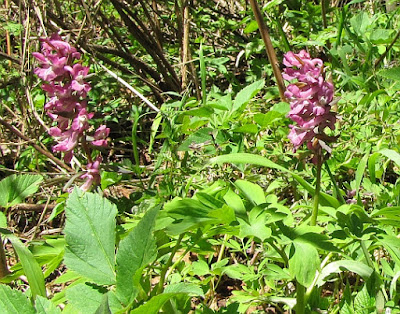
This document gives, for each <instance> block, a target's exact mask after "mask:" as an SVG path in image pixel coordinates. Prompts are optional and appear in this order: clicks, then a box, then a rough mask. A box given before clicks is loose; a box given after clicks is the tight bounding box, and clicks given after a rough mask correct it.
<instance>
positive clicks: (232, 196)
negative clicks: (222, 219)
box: [224, 189, 246, 215]
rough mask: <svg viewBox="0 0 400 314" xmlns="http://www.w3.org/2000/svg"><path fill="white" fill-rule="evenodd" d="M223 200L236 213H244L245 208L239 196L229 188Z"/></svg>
mask: <svg viewBox="0 0 400 314" xmlns="http://www.w3.org/2000/svg"><path fill="white" fill-rule="evenodd" d="M224 201H225V203H226V204H228V206H229V207H230V208H233V210H234V211H235V213H236V214H237V215H244V214H246V208H245V207H244V204H243V201H242V199H241V197H240V196H239V195H237V194H236V193H235V192H233V191H232V190H231V189H229V190H228V192H226V194H225V195H224Z"/></svg>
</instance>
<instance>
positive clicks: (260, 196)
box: [235, 180, 265, 205]
mask: <svg viewBox="0 0 400 314" xmlns="http://www.w3.org/2000/svg"><path fill="white" fill-rule="evenodd" d="M235 186H236V187H237V188H238V189H239V190H240V192H242V193H243V194H244V195H245V196H246V198H247V199H248V200H249V201H250V202H252V203H253V204H254V205H259V204H262V203H265V194H264V191H263V189H262V188H261V187H260V186H259V185H257V184H255V183H252V182H249V181H245V180H236V181H235Z"/></svg>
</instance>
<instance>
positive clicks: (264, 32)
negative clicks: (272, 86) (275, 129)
mask: <svg viewBox="0 0 400 314" xmlns="http://www.w3.org/2000/svg"><path fill="white" fill-rule="evenodd" d="M250 4H251V8H252V9H253V12H254V16H255V18H256V21H257V24H258V28H259V30H260V34H261V37H262V39H263V41H264V44H265V48H266V49H267V55H268V59H269V62H270V63H271V66H272V70H273V72H274V76H275V79H276V83H277V85H278V89H279V95H280V96H281V100H282V101H285V100H286V97H285V95H284V93H285V83H284V82H283V78H282V73H281V71H280V70H279V62H278V59H277V58H276V54H275V50H274V47H273V46H272V42H271V38H270V37H269V32H268V28H267V25H265V22H264V19H263V17H262V14H261V11H260V7H259V6H258V3H257V1H256V0H250Z"/></svg>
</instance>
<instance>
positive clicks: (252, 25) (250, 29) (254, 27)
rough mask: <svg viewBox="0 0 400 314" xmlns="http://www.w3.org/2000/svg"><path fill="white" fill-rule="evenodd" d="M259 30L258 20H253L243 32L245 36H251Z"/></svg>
mask: <svg viewBox="0 0 400 314" xmlns="http://www.w3.org/2000/svg"><path fill="white" fill-rule="evenodd" d="M257 29H258V24H257V21H256V20H252V21H250V23H249V24H247V25H246V27H245V29H244V30H243V32H244V33H245V34H249V33H252V32H254V31H256V30H257Z"/></svg>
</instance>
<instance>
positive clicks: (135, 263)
mask: <svg viewBox="0 0 400 314" xmlns="http://www.w3.org/2000/svg"><path fill="white" fill-rule="evenodd" d="M159 209H160V206H156V207H154V208H152V209H150V210H149V211H148V212H147V213H146V214H145V215H144V216H143V218H142V219H141V220H140V221H139V223H138V224H137V226H136V227H135V228H134V229H133V230H132V231H131V232H130V233H129V234H128V236H127V237H126V238H124V239H123V240H122V241H121V242H120V245H119V248H118V252H117V288H116V293H117V296H118V298H119V299H120V300H121V301H122V302H123V303H124V304H125V305H128V304H129V303H130V302H131V301H132V300H133V299H134V298H135V297H136V293H137V292H138V289H137V287H136V286H135V282H134V277H135V276H137V275H140V274H139V273H141V271H142V269H143V268H144V267H145V266H147V265H148V264H149V263H151V262H153V261H154V259H155V258H156V256H157V246H156V241H155V239H154V236H153V228H154V224H155V219H156V216H157V213H158V211H159Z"/></svg>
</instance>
